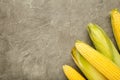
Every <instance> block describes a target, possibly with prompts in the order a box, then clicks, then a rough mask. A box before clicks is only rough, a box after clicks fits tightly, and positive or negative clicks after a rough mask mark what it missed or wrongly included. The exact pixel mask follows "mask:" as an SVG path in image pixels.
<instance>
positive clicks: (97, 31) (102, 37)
mask: <svg viewBox="0 0 120 80" xmlns="http://www.w3.org/2000/svg"><path fill="white" fill-rule="evenodd" d="M87 29H88V33H89V36H90V38H91V40H92V42H93V44H94V45H95V48H96V50H98V51H99V52H100V53H102V54H103V55H105V56H106V57H108V58H109V59H111V60H112V61H113V62H115V63H116V64H117V65H118V66H119V67H120V55H119V53H118V51H117V49H116V48H115V46H114V44H113V43H112V41H111V40H110V38H109V37H108V36H107V34H106V33H105V32H104V31H103V29H102V28H100V27H99V26H98V25H96V24H92V23H90V24H88V28H87Z"/></svg>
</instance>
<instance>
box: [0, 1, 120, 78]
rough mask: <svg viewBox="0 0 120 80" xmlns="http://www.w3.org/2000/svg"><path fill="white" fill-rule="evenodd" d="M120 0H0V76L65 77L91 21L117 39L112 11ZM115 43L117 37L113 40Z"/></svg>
mask: <svg viewBox="0 0 120 80" xmlns="http://www.w3.org/2000/svg"><path fill="white" fill-rule="evenodd" d="M113 8H119V9H120V1H119V0H0V80H67V78H66V77H65V75H64V73H63V71H62V65H63V64H68V65H71V66H72V67H74V68H75V69H78V68H77V67H76V65H75V64H74V62H73V60H72V58H71V56H70V51H71V48H72V47H73V45H74V42H75V40H76V39H80V40H82V41H84V42H86V43H90V44H91V42H90V39H89V37H88V34H87V31H86V25H87V24H88V23H89V22H93V23H96V24H98V25H100V26H101V27H102V28H103V29H104V30H105V31H106V32H107V33H108V35H109V36H110V38H111V39H112V40H113V41H114V38H113V34H112V30H111V24H110V17H109V13H110V11H111V10H112V9H113ZM114 43H115V41H114Z"/></svg>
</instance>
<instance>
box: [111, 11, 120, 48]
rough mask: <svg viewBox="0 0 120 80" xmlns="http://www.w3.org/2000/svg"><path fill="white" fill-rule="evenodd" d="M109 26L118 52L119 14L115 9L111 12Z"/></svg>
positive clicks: (119, 34) (119, 36)
mask: <svg viewBox="0 0 120 80" xmlns="http://www.w3.org/2000/svg"><path fill="white" fill-rule="evenodd" d="M111 24H112V29H113V33H114V36H115V39H116V42H117V45H118V48H119V50H120V13H119V11H118V10H117V9H114V10H112V11H111Z"/></svg>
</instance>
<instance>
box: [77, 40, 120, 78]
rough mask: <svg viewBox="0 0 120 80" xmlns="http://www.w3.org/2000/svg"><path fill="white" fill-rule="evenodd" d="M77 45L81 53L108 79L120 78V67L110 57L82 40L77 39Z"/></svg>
mask: <svg viewBox="0 0 120 80" xmlns="http://www.w3.org/2000/svg"><path fill="white" fill-rule="evenodd" d="M75 47H76V49H77V50H78V51H79V53H80V54H81V55H82V56H83V57H84V58H85V59H86V60H87V61H88V62H89V63H90V64H91V65H93V66H94V67H95V68H96V69H97V70H98V71H99V72H101V73H102V74H103V75H104V76H105V77H106V78H107V79H108V80H119V79H120V68H119V67H118V66H117V65H115V64H114V63H113V62H112V61H111V60H110V59H108V58H107V57H105V56H104V55H102V54H101V53H99V52H98V51H96V50H95V49H93V48H92V47H90V46H89V45H87V44H85V43H83V42H81V41H76V43H75Z"/></svg>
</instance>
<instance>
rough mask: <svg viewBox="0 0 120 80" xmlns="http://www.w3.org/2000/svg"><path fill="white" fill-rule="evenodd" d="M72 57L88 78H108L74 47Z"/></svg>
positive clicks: (105, 79)
mask: <svg viewBox="0 0 120 80" xmlns="http://www.w3.org/2000/svg"><path fill="white" fill-rule="evenodd" d="M71 54H72V58H73V60H74V62H75V63H76V64H77V66H78V67H79V69H80V70H81V71H82V72H83V74H84V75H85V77H86V78H87V79H88V80H107V78H106V77H105V76H103V75H102V74H101V73H100V72H99V71H98V70H96V68H95V67H93V66H92V65H91V64H90V63H89V62H88V61H87V60H86V59H85V58H84V57H83V56H82V55H81V54H80V53H79V52H78V51H77V49H76V48H75V47H74V48H73V49H72V52H71Z"/></svg>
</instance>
